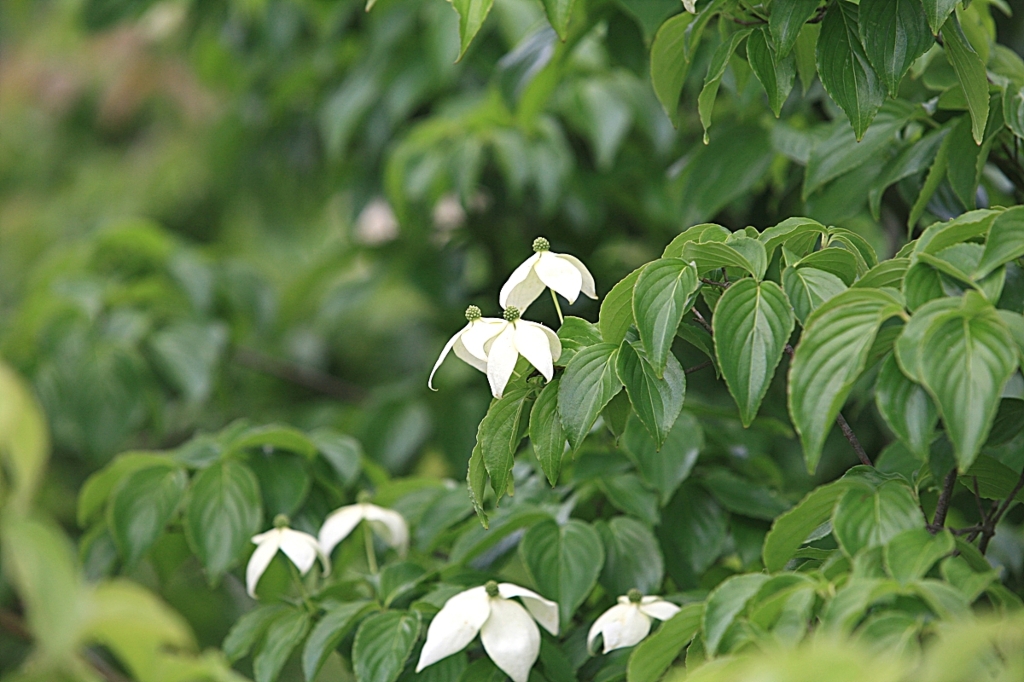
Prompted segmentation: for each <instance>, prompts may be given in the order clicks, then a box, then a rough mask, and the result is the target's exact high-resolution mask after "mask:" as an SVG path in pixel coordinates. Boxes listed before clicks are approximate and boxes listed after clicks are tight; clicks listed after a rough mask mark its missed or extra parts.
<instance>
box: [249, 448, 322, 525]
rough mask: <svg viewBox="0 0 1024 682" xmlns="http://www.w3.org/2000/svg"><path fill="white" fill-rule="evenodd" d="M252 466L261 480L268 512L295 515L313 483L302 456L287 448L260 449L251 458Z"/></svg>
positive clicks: (265, 506) (271, 515)
mask: <svg viewBox="0 0 1024 682" xmlns="http://www.w3.org/2000/svg"><path fill="white" fill-rule="evenodd" d="M249 466H250V468H251V469H252V471H253V473H254V474H256V478H257V479H258V480H259V482H260V494H261V495H262V496H263V508H264V511H265V512H266V513H267V516H270V517H271V518H273V517H274V516H276V515H277V514H287V515H288V516H291V515H292V514H294V513H295V512H296V511H298V509H299V507H301V506H302V503H303V501H304V500H305V499H306V495H308V494H309V489H310V486H311V485H312V479H311V478H310V475H309V470H308V469H307V468H306V461H305V460H304V459H303V458H302V457H300V456H298V455H293V454H291V453H287V452H274V453H272V454H269V455H268V454H264V453H257V454H254V455H253V456H252V457H250V458H249Z"/></svg>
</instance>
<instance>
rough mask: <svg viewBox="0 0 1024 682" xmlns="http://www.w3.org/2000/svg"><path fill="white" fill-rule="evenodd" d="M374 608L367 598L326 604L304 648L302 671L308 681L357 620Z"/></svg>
mask: <svg viewBox="0 0 1024 682" xmlns="http://www.w3.org/2000/svg"><path fill="white" fill-rule="evenodd" d="M372 608H374V607H373V605H372V604H371V603H370V602H368V601H365V600H358V601H352V602H346V603H338V602H334V603H330V604H328V605H326V609H325V613H324V615H323V618H321V619H320V620H319V621H318V622H317V624H316V626H315V627H314V628H313V630H312V632H310V633H309V639H307V640H306V646H305V647H304V648H303V649H302V673H303V675H305V676H306V681H307V682H313V680H315V679H316V676H317V673H319V672H320V668H321V667H323V664H324V662H326V661H327V657H328V656H329V655H330V653H331V652H332V651H334V649H335V648H336V647H337V646H338V644H340V643H341V640H342V639H344V637H345V635H347V634H348V633H349V631H351V630H352V627H353V626H354V625H355V624H356V622H358V620H359V619H360V618H361V617H362V616H363V615H364V614H366V613H367V612H368V611H369V610H370V609H372Z"/></svg>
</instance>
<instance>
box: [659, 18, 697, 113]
mask: <svg viewBox="0 0 1024 682" xmlns="http://www.w3.org/2000/svg"><path fill="white" fill-rule="evenodd" d="M693 20H694V16H693V15H692V14H689V13H687V12H682V13H680V14H677V15H675V16H674V17H671V18H670V19H669V20H668V21H666V22H665V23H664V24H662V25H661V28H659V29H658V33H657V34H656V35H655V36H654V42H653V43H652V44H651V82H652V84H653V85H654V94H655V95H657V97H658V101H659V102H661V106H662V108H663V109H664V110H665V114H666V115H668V117H669V119H670V120H671V121H672V125H675V126H678V125H679V95H680V93H681V92H682V90H683V82H684V81H685V80H686V74H687V72H689V70H690V55H689V54H687V51H686V45H687V40H686V35H687V29H689V28H690V24H691V23H692V22H693Z"/></svg>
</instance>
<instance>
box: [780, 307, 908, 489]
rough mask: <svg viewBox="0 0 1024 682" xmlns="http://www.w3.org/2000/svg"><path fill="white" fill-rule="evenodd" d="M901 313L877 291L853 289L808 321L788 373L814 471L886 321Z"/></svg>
mask: <svg viewBox="0 0 1024 682" xmlns="http://www.w3.org/2000/svg"><path fill="white" fill-rule="evenodd" d="M901 312H902V306H901V305H900V303H899V301H897V300H896V299H895V298H893V297H892V296H891V295H890V294H887V293H885V292H884V291H882V290H878V289H850V290H848V291H845V292H843V293H841V294H839V295H838V296H836V297H835V298H833V299H832V300H830V301H828V302H827V303H825V304H824V305H822V306H821V307H820V308H818V309H817V310H815V311H814V312H813V313H812V314H811V316H810V317H809V318H808V320H807V325H806V327H805V329H804V334H803V337H802V338H801V339H800V344H799V345H798V346H797V348H796V352H795V354H794V357H793V362H792V364H791V365H790V371H789V413H790V416H791V417H792V419H793V425H794V426H795V427H796V430H797V432H798V433H799V434H800V438H801V441H802V443H803V448H804V458H805V459H806V461H807V469H808V471H811V472H813V471H814V469H815V468H816V467H817V465H818V460H819V459H820V458H821V449H822V447H823V445H824V443H825V438H826V436H828V432H829V430H831V428H832V423H833V422H834V421H835V418H836V415H837V414H839V411H840V409H842V406H843V403H845V402H846V397H847V396H848V395H849V394H850V390H851V389H852V388H853V384H854V382H856V380H857V378H858V377H859V376H860V374H861V372H863V371H864V367H865V364H866V363H867V360H868V355H869V353H870V351H871V346H872V344H873V343H874V340H875V335H876V334H877V332H878V328H879V327H880V326H881V324H882V322H884V321H885V320H887V319H888V318H890V317H892V316H893V315H898V314H900V313H901Z"/></svg>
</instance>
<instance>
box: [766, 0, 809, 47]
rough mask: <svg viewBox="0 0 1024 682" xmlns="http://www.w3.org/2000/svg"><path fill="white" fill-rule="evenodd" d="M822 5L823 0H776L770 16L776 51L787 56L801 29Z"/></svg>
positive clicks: (769, 26)
mask: <svg viewBox="0 0 1024 682" xmlns="http://www.w3.org/2000/svg"><path fill="white" fill-rule="evenodd" d="M819 5H821V0H775V2H773V3H772V12H771V14H770V15H769V17H768V29H769V30H770V31H771V34H772V41H773V44H774V46H775V52H776V53H778V54H779V55H781V56H783V57H785V56H786V55H788V54H789V51H790V50H792V49H793V45H795V44H796V39H797V36H799V35H800V29H802V28H803V27H804V24H806V23H807V20H808V19H810V18H811V16H812V15H813V14H814V12H815V11H816V10H817V9H818V6H819Z"/></svg>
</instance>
